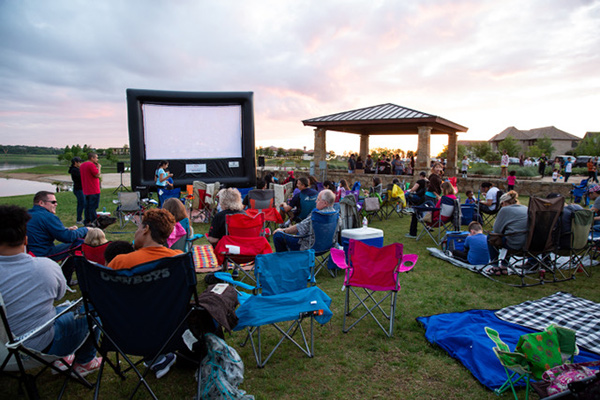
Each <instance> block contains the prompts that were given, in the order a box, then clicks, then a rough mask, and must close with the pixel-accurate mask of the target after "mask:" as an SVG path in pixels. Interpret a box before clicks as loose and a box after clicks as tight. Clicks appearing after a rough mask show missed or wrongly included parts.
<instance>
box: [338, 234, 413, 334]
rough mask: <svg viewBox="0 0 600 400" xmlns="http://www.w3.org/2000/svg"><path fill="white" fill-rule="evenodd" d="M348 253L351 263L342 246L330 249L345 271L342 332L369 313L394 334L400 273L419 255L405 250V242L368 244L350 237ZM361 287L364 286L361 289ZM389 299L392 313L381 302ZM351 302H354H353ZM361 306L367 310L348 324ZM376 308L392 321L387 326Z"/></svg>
mask: <svg viewBox="0 0 600 400" xmlns="http://www.w3.org/2000/svg"><path fill="white" fill-rule="evenodd" d="M348 254H349V256H348V257H349V260H350V265H348V264H346V256H345V253H344V251H343V250H340V249H335V248H332V249H331V257H332V259H333V262H335V263H336V264H337V266H338V267H339V268H342V269H344V270H345V271H346V276H345V278H344V289H345V291H346V300H345V306H344V323H343V328H342V330H343V332H344V333H346V332H348V331H349V330H350V329H352V328H354V326H355V325H356V324H357V323H359V322H360V321H361V320H363V319H364V318H365V317H366V316H367V315H370V316H371V317H372V318H373V319H374V320H375V322H376V323H377V325H379V327H380V328H381V329H382V330H383V332H384V333H385V334H386V335H387V336H388V337H391V336H393V334H394V320H395V313H396V296H397V294H398V291H399V290H400V280H399V278H400V273H401V272H407V271H410V270H411V269H412V268H413V267H414V265H415V264H416V262H417V260H418V258H419V256H418V255H416V254H403V246H402V244H400V243H394V244H390V245H388V246H385V247H381V248H380V247H374V246H369V245H368V244H365V243H363V242H361V241H358V240H354V239H350V245H349V253H348ZM359 288H362V291H361V290H360V289H359ZM350 293H352V294H353V295H354V297H355V298H356V299H355V300H353V301H351V298H350ZM388 299H389V303H390V304H389V307H390V311H389V314H388V313H387V312H386V311H385V310H384V309H383V308H382V305H383V304H385V303H386V302H387V300H388ZM351 303H353V304H352V305H351ZM360 306H363V307H364V308H365V312H364V314H362V315H361V316H360V317H358V318H357V319H356V320H355V321H354V322H353V323H352V325H350V326H349V327H346V317H349V316H350V314H351V313H352V312H353V311H355V310H356V309H357V308H359V307H360ZM377 310H379V312H380V313H379V312H377ZM373 311H375V312H377V315H380V316H382V317H384V318H385V319H387V320H388V321H389V326H388V327H387V328H386V327H384V325H383V324H382V323H381V322H380V321H379V319H378V318H377V315H376V314H375V313H374V312H373Z"/></svg>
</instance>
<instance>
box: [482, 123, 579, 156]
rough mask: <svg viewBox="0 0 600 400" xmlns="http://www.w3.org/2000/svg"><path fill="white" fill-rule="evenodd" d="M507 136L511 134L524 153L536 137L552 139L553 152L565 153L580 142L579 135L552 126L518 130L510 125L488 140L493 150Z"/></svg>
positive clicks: (533, 143) (535, 140) (556, 153)
mask: <svg viewBox="0 0 600 400" xmlns="http://www.w3.org/2000/svg"><path fill="white" fill-rule="evenodd" d="M507 136H512V137H513V138H514V139H516V140H517V141H518V142H519V143H520V144H521V153H525V152H526V151H527V149H528V148H529V146H533V145H535V144H536V142H537V141H538V139H542V138H544V137H547V138H548V139H550V140H552V146H554V149H555V150H554V154H553V156H555V155H558V154H566V153H567V151H569V150H573V149H574V148H575V147H577V145H578V144H579V143H580V142H581V140H582V139H581V138H580V137H579V136H575V135H571V134H570V133H567V132H565V131H561V130H560V129H558V128H556V127H554V126H546V127H544V128H535V129H530V130H527V131H523V130H519V129H517V128H515V127H514V126H510V127H508V128H506V129H505V130H503V131H502V132H500V133H499V134H497V135H495V136H493V137H492V138H491V139H490V140H489V142H490V144H491V145H492V149H493V150H498V144H500V142H502V141H503V140H504V139H506V137H507Z"/></svg>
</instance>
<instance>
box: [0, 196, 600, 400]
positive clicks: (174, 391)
mask: <svg viewBox="0 0 600 400" xmlns="http://www.w3.org/2000/svg"><path fill="white" fill-rule="evenodd" d="M112 192H113V190H111V189H105V190H103V192H102V196H101V204H100V208H102V207H106V208H107V210H108V211H114V209H115V206H114V205H113V204H112V199H116V195H113V193H112ZM31 199H32V196H16V197H10V198H0V204H7V203H10V204H18V205H22V206H25V207H28V208H29V207H30V206H31ZM57 199H58V201H59V206H58V214H59V216H60V217H61V219H62V220H63V222H64V223H65V225H67V226H68V225H72V224H73V223H74V222H75V217H74V215H75V196H74V195H73V194H72V193H57ZM522 200H525V201H524V202H525V203H526V200H527V199H522ZM409 223H410V218H409V217H404V218H398V217H397V216H396V215H393V216H392V217H390V219H389V220H387V221H377V220H375V221H374V222H373V223H372V224H371V226H373V227H375V228H380V229H383V230H384V232H385V244H389V243H394V242H400V243H404V246H405V253H417V254H419V257H420V258H419V261H418V263H417V265H416V267H415V268H414V270H413V271H412V272H410V273H407V274H403V275H402V277H401V284H402V290H401V291H400V292H399V294H398V311H397V324H396V328H395V332H394V337H393V338H391V339H389V338H387V337H385V335H384V334H383V332H381V330H380V329H379V328H378V327H377V326H376V325H375V323H374V322H372V321H369V320H365V321H362V322H361V323H360V324H358V326H357V327H356V328H354V329H353V330H351V331H350V332H349V333H347V334H344V333H342V331H341V325H342V313H343V299H344V297H343V296H344V292H342V291H341V287H342V277H341V276H338V277H337V278H335V279H334V278H330V277H329V275H327V274H326V273H322V274H321V275H320V276H319V277H318V278H319V279H318V285H319V287H321V288H322V289H323V290H324V291H325V292H326V293H327V294H328V295H329V296H331V297H332V299H333V304H332V309H333V312H334V316H333V318H332V320H331V322H330V323H328V324H326V325H324V326H319V325H316V326H315V352H316V355H315V357H314V358H312V359H309V358H307V357H305V356H304V355H303V354H301V353H300V352H299V350H297V349H296V348H295V347H292V346H290V345H289V344H285V345H283V346H282V347H281V348H280V349H279V350H278V351H277V353H276V354H275V355H274V356H273V358H272V359H271V360H270V361H269V363H268V364H267V366H266V367H265V368H263V369H258V368H257V367H256V364H255V362H254V358H253V355H252V352H251V349H250V348H249V346H246V347H240V346H239V343H240V342H241V340H242V339H243V337H244V333H242V332H236V333H234V334H232V335H231V336H229V335H227V336H226V337H227V341H228V343H229V344H230V345H232V346H233V347H235V348H236V349H237V350H238V352H239V353H240V355H241V356H242V359H243V361H244V364H245V376H244V378H245V379H244V383H243V384H242V386H241V388H242V389H244V390H246V391H247V392H248V393H249V394H252V395H254V396H256V398H257V399H311V400H315V399H337V398H349V399H388V398H398V399H439V398H445V399H496V398H497V396H496V395H495V394H493V393H492V392H490V391H488V390H487V389H486V388H485V387H483V386H482V385H481V384H479V382H478V381H477V380H475V378H473V376H472V375H471V374H470V373H469V372H468V371H467V369H466V368H464V367H463V366H462V364H460V363H458V362H457V361H455V360H454V359H452V358H451V357H450V356H448V354H447V353H446V352H445V351H443V350H441V349H440V348H438V347H436V346H432V345H431V344H429V343H428V342H427V340H426V339H425V337H424V329H423V328H422V327H421V326H420V325H419V324H418V323H417V322H416V320H415V318H417V317H419V316H426V315H432V314H439V313H448V312H458V311H465V310H469V309H498V308H502V307H505V306H508V305H512V304H517V303H520V302H523V301H526V300H532V299H537V298H540V297H543V296H547V295H550V294H552V293H555V292H557V291H565V292H569V293H572V294H573V295H575V296H580V297H584V298H587V299H589V300H593V301H596V302H600V291H598V290H597V287H598V286H599V283H600V274H599V273H597V271H594V272H595V273H594V275H593V276H592V277H591V278H587V277H585V276H584V275H582V276H580V277H579V276H578V279H576V280H572V281H567V282H562V283H558V284H546V285H541V286H537V287H530V288H514V287H510V286H507V285H503V284H500V283H497V282H494V281H491V280H489V279H487V278H485V277H483V276H481V275H478V274H475V273H472V272H469V271H467V270H463V269H460V268H457V267H454V266H452V265H451V264H449V263H446V262H444V261H441V260H438V259H436V258H433V257H431V256H429V254H428V252H427V250H426V247H430V246H432V245H433V242H431V240H430V239H428V238H426V239H423V240H421V241H419V242H415V240H414V239H407V238H405V237H404V234H405V233H407V232H408V226H409ZM194 229H195V231H196V233H206V231H207V230H208V225H203V224H196V225H195V226H194ZM123 232H125V233H123ZM107 237H108V238H109V239H113V240H117V239H125V240H130V239H131V238H132V237H133V226H132V225H129V227H128V228H127V229H124V230H120V229H119V228H118V227H116V226H115V225H113V226H111V227H110V228H109V229H108V230H107ZM203 240H204V239H203ZM198 278H199V283H198V290H199V291H202V290H204V288H205V284H204V282H203V279H202V278H203V276H199V277H198ZM506 279H509V278H506ZM73 296H74V297H77V296H78V295H77V294H75V295H73ZM148 334H151V333H150V332H149V333H148ZM491 347H492V342H491V341H490V349H491ZM490 351H491V350H490ZM193 372H194V371H193V370H192V369H189V368H175V369H174V370H172V371H171V372H170V373H169V374H168V375H167V376H165V377H164V378H162V379H161V380H158V381H157V380H156V379H155V378H154V377H153V376H152V377H150V378H149V382H150V385H151V386H152V387H153V388H154V389H155V390H156V393H157V395H158V396H159V398H174V399H180V398H188V399H189V398H192V397H193V395H194V393H195V380H194V376H193ZM105 373H106V375H105V377H104V379H103V384H102V388H101V397H102V398H107V399H108V398H123V397H124V396H125V395H126V394H127V393H128V391H129V390H131V389H132V388H133V386H134V384H135V380H134V379H132V376H130V377H129V378H128V379H127V380H125V381H121V380H120V379H118V378H117V377H116V375H115V374H114V373H112V371H110V370H109V369H107V370H106V372H105ZM90 377H92V378H93V377H94V375H91V376H90ZM0 384H1V386H2V390H0V398H12V397H14V396H15V395H16V394H17V385H16V384H15V383H14V382H13V381H12V380H8V379H7V378H0ZM39 387H40V388H41V390H42V393H47V394H48V397H50V396H54V395H55V394H56V393H58V391H59V388H60V382H59V381H58V380H57V379H55V377H54V376H53V375H50V374H49V373H44V374H42V376H41V377H40V379H39ZM519 394H520V396H521V398H524V396H525V393H524V391H521V392H519ZM91 397H92V392H90V391H88V390H87V389H84V388H82V387H81V386H79V385H76V384H70V385H69V387H68V389H67V394H66V396H65V398H66V399H80V398H91ZM146 397H147V396H146V395H145V394H144V398H146ZM509 397H510V396H509Z"/></svg>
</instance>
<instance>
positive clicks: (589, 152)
mask: <svg viewBox="0 0 600 400" xmlns="http://www.w3.org/2000/svg"><path fill="white" fill-rule="evenodd" d="M573 153H575V155H576V156H598V155H600V132H589V133H588V134H587V135H586V136H585V137H584V138H583V140H582V141H581V142H579V145H577V147H576V148H575V150H574V151H573Z"/></svg>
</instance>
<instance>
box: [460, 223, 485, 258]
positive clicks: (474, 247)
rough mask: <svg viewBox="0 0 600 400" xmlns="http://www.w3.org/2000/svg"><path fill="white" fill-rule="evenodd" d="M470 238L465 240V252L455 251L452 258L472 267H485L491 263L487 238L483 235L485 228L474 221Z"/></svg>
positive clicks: (470, 228)
mask: <svg viewBox="0 0 600 400" xmlns="http://www.w3.org/2000/svg"><path fill="white" fill-rule="evenodd" d="M468 230H469V236H467V238H466V239H465V250H464V251H461V250H454V251H453V252H452V256H454V258H457V259H459V260H460V261H463V262H467V263H469V264H471V265H485V264H487V263H489V262H490V253H489V252H488V244H487V237H486V236H485V235H484V234H483V228H482V227H481V224H480V223H479V222H477V221H473V222H471V223H470V224H469V227H468Z"/></svg>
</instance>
